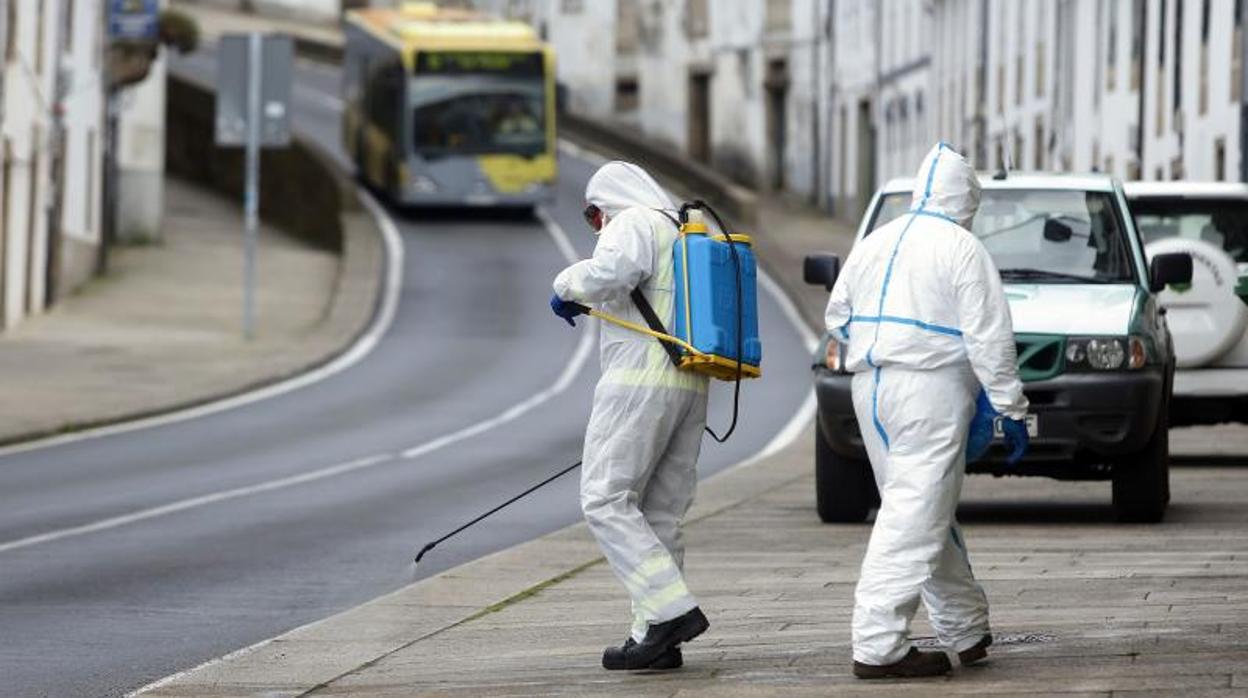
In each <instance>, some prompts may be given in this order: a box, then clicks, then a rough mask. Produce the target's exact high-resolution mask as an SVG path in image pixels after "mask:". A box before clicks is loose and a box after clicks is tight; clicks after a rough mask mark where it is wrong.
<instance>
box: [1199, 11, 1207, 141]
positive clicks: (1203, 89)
mask: <svg viewBox="0 0 1248 698" xmlns="http://www.w3.org/2000/svg"><path fill="white" fill-rule="evenodd" d="M1197 100H1198V101H1199V102H1200V104H1199V105H1197V108H1198V109H1199V110H1200V114H1201V116H1204V115H1205V114H1206V113H1207V112H1208V111H1209V0H1201V3H1200V92H1199V96H1198V97H1197Z"/></svg>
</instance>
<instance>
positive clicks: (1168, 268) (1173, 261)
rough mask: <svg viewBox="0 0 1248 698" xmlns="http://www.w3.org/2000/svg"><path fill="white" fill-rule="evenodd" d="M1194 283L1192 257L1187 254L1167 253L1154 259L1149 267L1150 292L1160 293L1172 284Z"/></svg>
mask: <svg viewBox="0 0 1248 698" xmlns="http://www.w3.org/2000/svg"><path fill="white" fill-rule="evenodd" d="M1190 283H1192V256H1191V255H1190V254H1188V253H1186V252H1167V253H1166V254H1159V255H1157V256H1155V257H1153V261H1152V263H1151V264H1149V265H1148V290H1150V291H1152V292H1153V293H1160V292H1161V291H1162V290H1163V289H1164V288H1165V287H1166V286H1168V285H1170V284H1190Z"/></svg>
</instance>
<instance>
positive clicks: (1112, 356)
mask: <svg viewBox="0 0 1248 698" xmlns="http://www.w3.org/2000/svg"><path fill="white" fill-rule="evenodd" d="M1087 351H1088V365H1089V366H1091V367H1092V368H1095V369H1100V370H1102V371H1109V370H1112V369H1115V368H1121V367H1122V361H1123V359H1125V358H1127V352H1126V349H1124V348H1123V346H1122V342H1121V341H1119V340H1117V339H1108V338H1106V339H1099V338H1098V339H1089V340H1088V346H1087Z"/></svg>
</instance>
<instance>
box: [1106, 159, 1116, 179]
mask: <svg viewBox="0 0 1248 698" xmlns="http://www.w3.org/2000/svg"><path fill="white" fill-rule="evenodd" d="M1105 174H1109V175H1112V174H1114V156H1113V155H1106V156H1105Z"/></svg>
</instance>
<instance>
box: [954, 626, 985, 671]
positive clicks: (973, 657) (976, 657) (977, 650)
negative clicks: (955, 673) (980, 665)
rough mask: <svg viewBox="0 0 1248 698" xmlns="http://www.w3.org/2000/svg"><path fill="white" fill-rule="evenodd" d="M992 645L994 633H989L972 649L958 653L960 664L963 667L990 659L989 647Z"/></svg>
mask: <svg viewBox="0 0 1248 698" xmlns="http://www.w3.org/2000/svg"><path fill="white" fill-rule="evenodd" d="M991 644H992V633H989V634H987V635H985V636H983V637H981V638H980V639H979V642H976V643H975V644H974V645H972V646H971V647H968V648H966V649H964V650H962V651H961V652H958V662H959V663H960V664H961V665H962V666H968V665H971V664H974V663H976V662H982V661H983V660H985V659H987V658H988V647H989V646H990V645H991Z"/></svg>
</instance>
